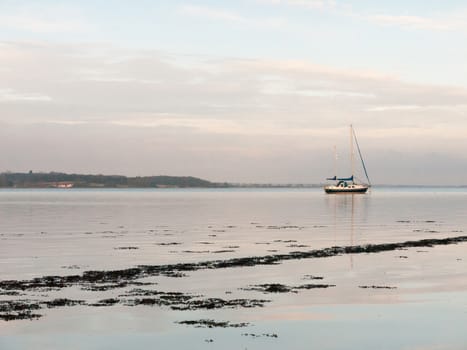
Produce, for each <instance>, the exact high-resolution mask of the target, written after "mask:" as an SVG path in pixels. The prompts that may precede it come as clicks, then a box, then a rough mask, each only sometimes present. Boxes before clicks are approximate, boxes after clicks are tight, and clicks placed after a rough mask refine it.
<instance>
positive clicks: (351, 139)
mask: <svg viewBox="0 0 467 350" xmlns="http://www.w3.org/2000/svg"><path fill="white" fill-rule="evenodd" d="M350 164H351V167H352V173H351V175H352V178H353V176H354V170H355V169H354V168H355V165H354V152H353V128H352V124H350Z"/></svg>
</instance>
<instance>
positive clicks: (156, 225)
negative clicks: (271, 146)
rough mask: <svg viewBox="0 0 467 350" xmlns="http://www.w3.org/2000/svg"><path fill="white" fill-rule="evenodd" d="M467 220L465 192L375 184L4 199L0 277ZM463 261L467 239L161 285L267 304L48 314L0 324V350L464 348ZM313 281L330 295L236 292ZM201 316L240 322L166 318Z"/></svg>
mask: <svg viewBox="0 0 467 350" xmlns="http://www.w3.org/2000/svg"><path fill="white" fill-rule="evenodd" d="M466 218H467V190H466V189H443V188H424V189H411V188H404V189H374V190H372V192H371V193H369V194H366V195H325V194H324V193H323V192H322V190H318V189H300V190H284V189H280V190H279V189H278V190H270V189H268V190H254V189H248V190H239V189H236V190H172V189H170V190H1V191H0V242H1V244H0V279H1V280H9V279H16V280H19V279H31V278H33V277H41V276H46V275H69V274H79V273H82V272H84V271H86V270H114V269H121V268H129V267H133V266H136V265H141V264H150V265H156V264H168V263H178V262H197V261H206V260H218V259H229V258H233V257H247V256H262V255H270V254H279V253H288V252H291V251H307V250H311V249H319V248H325V247H330V246H344V245H357V244H358V245H361V244H367V243H385V242H403V241H407V240H419V239H423V238H434V237H439V238H441V237H450V236H460V235H464V234H467V219H466ZM129 248H132V249H129ZM466 253H467V244H459V245H452V246H442V247H439V246H437V247H433V248H426V249H425V248H424V249H419V250H417V249H408V250H407V251H391V252H385V253H378V254H365V255H363V254H361V255H347V256H338V257H333V258H326V259H305V260H296V261H293V260H292V261H287V262H283V263H281V264H278V265H268V266H255V267H249V268H235V269H224V270H200V271H196V272H193V273H190V274H189V276H187V277H184V278H168V277H158V278H157V279H156V280H155V282H157V283H158V285H157V288H158V289H160V290H165V291H183V292H185V293H195V294H202V295H205V296H210V297H222V298H231V299H234V298H240V297H245V296H247V297H255V298H265V299H269V300H271V302H270V303H268V304H267V305H266V306H265V307H263V308H252V309H227V310H226V309H222V310H211V311H209V310H206V311H172V310H169V309H168V308H164V307H145V306H138V307H125V306H120V305H118V306H112V307H105V308H92V307H84V306H77V307H70V308H61V309H51V310H46V311H45V312H46V314H45V316H44V317H42V318H41V319H39V320H36V321H11V322H3V321H0V349H30V348H32V347H34V348H36V349H64V348H66V349H128V348H133V349H143V348H144V349H146V348H168V347H172V348H180V349H198V348H199V349H205V348H216V349H219V348H222V349H245V348H247V349H266V348H267V349H284V348H287V349H310V348H312V349H313V348H318V349H465V348H466V346H467V333H466V332H465V325H466V324H467V278H465V271H467V254H466ZM308 275H315V276H321V277H323V280H322V281H324V282H323V283H330V284H334V285H336V287H334V288H329V289H316V290H303V291H300V292H299V293H285V294H273V295H272V294H267V295H266V294H263V293H260V292H252V291H245V290H243V288H244V287H248V286H251V285H254V284H259V283H283V284H287V285H300V284H303V283H309V282H310V281H305V279H306V276H308ZM362 285H367V286H371V285H380V286H383V285H384V286H393V287H395V288H394V289H363V288H359V286H362ZM119 292H120V293H121V291H113V292H110V296H111V295H112V293H115V295H117V294H118V293H119ZM60 293H61V294H60V296H61V297H68V298H81V297H82V294H83V292H82V291H79V290H75V289H70V290H62V291H60ZM88 294H89V293H88ZM106 296H109V295H107V294H106ZM95 297H96V298H97V299H98V298H99V297H102V295H98V293H96V296H95ZM0 298H1V299H2V300H6V299H11V297H8V296H0ZM202 318H209V319H216V320H229V321H232V322H248V323H249V326H248V327H245V328H226V329H224V328H212V329H206V328H195V327H191V326H184V325H180V324H177V323H175V322H177V321H181V320H188V319H202ZM245 333H248V334H256V335H264V334H277V338H276V337H268V336H251V335H245ZM207 340H212V342H210V341H207Z"/></svg>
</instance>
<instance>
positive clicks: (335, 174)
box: [334, 145, 337, 178]
mask: <svg viewBox="0 0 467 350" xmlns="http://www.w3.org/2000/svg"><path fill="white" fill-rule="evenodd" d="M334 176H335V177H336V178H337V148H336V145H334Z"/></svg>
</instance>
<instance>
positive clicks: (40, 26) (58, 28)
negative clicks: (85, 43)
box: [0, 14, 85, 33]
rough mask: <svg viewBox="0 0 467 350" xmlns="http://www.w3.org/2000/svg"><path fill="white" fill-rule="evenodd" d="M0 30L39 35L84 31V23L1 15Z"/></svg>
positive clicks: (69, 20) (28, 16) (25, 15)
mask: <svg viewBox="0 0 467 350" xmlns="http://www.w3.org/2000/svg"><path fill="white" fill-rule="evenodd" d="M0 28H9V29H15V30H21V31H29V32H37V33H61V32H76V31H83V30H84V29H85V26H84V24H83V23H82V22H80V21H77V20H74V19H70V18H69V19H67V20H61V19H58V18H48V17H38V16H37V15H32V14H21V15H0Z"/></svg>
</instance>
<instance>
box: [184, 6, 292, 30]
mask: <svg viewBox="0 0 467 350" xmlns="http://www.w3.org/2000/svg"><path fill="white" fill-rule="evenodd" d="M179 9H180V12H181V13H183V14H185V15H189V16H193V17H200V18H207V19H210V20H216V21H227V22H233V23H238V24H245V25H252V26H257V27H271V28H279V27H283V26H284V25H285V24H286V20H285V19H283V18H253V17H247V16H243V15H240V14H238V13H236V12H233V11H228V10H223V9H217V8H212V7H206V6H195V5H183V6H181V7H180V8H179Z"/></svg>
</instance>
